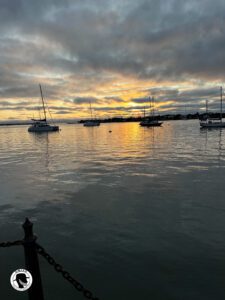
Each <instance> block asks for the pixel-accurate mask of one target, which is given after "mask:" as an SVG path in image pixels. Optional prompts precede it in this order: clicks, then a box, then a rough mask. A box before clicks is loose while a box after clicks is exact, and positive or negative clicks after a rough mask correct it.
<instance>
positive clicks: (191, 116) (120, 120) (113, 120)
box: [0, 113, 225, 126]
mask: <svg viewBox="0 0 225 300" xmlns="http://www.w3.org/2000/svg"><path fill="white" fill-rule="evenodd" d="M205 115H206V113H201V114H200V113H194V114H175V115H170V114H167V115H157V116H154V119H155V120H159V121H176V120H195V119H201V118H202V117H204V116H205ZM207 115H208V116H209V117H212V118H216V117H220V113H208V114H207ZM222 117H223V118H225V113H223V115H222ZM147 118H151V116H149V117H148V116H146V117H145V118H144V117H127V118H122V117H114V118H107V119H96V121H99V122H100V123H125V122H141V121H142V120H144V119H147ZM86 121H90V120H88V119H85V120H79V121H78V120H74V121H72V120H55V121H54V123H61V124H62V123H66V124H83V123H84V122H86ZM31 124H32V122H28V121H27V122H26V121H21V122H20V121H17V122H12V123H10V122H4V123H3V122H0V126H14V125H15V126H18V125H19V126H21V125H27V126H28V125H31Z"/></svg>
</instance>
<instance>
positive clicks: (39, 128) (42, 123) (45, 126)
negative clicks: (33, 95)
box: [28, 84, 59, 132]
mask: <svg viewBox="0 0 225 300" xmlns="http://www.w3.org/2000/svg"><path fill="white" fill-rule="evenodd" d="M39 87H40V93H41V100H42V108H43V112H44V118H43V119H41V118H40V119H32V121H33V124H32V125H31V126H30V127H29V128H28V131H29V132H52V131H59V126H57V125H51V124H49V123H48V121H47V116H46V108H45V103H44V98H43V93H42V89H41V85H40V84H39Z"/></svg>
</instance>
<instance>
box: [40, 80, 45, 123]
mask: <svg viewBox="0 0 225 300" xmlns="http://www.w3.org/2000/svg"><path fill="white" fill-rule="evenodd" d="M39 87H40V92H41V100H42V106H43V110H44V115H45V121H46V110H45V103H44V99H43V94H42V89H41V85H40V84H39Z"/></svg>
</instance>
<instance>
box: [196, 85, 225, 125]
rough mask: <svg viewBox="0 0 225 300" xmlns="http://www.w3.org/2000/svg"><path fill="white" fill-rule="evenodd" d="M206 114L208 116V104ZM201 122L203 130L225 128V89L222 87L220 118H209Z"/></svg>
mask: <svg viewBox="0 0 225 300" xmlns="http://www.w3.org/2000/svg"><path fill="white" fill-rule="evenodd" d="M206 113H207V114H208V105H207V103H206ZM207 114H206V117H205V118H204V119H202V120H200V127H201V128H223V127H225V122H223V88H222V86H221V87H220V116H219V117H218V118H211V117H209V116H207Z"/></svg>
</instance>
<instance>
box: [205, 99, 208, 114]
mask: <svg viewBox="0 0 225 300" xmlns="http://www.w3.org/2000/svg"><path fill="white" fill-rule="evenodd" d="M205 112H206V113H207V114H208V100H205Z"/></svg>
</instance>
